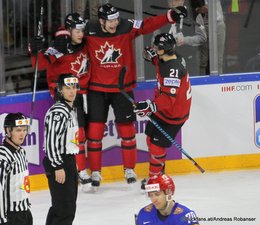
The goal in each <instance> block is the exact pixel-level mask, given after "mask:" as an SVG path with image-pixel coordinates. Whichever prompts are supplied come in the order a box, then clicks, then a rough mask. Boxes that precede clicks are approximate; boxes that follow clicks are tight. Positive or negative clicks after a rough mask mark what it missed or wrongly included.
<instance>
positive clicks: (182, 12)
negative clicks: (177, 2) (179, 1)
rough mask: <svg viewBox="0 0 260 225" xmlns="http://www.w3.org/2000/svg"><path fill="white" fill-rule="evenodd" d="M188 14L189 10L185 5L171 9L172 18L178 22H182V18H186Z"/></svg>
mask: <svg viewBox="0 0 260 225" xmlns="http://www.w3.org/2000/svg"><path fill="white" fill-rule="evenodd" d="M187 15H188V11H187V9H186V7H185V6H177V7H176V8H173V9H171V18H172V20H174V21H176V22H177V23H179V22H180V20H181V18H185V17H187Z"/></svg>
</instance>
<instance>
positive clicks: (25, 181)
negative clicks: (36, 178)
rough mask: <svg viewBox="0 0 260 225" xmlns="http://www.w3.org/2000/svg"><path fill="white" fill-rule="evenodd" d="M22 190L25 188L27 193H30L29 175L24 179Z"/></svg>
mask: <svg viewBox="0 0 260 225" xmlns="http://www.w3.org/2000/svg"><path fill="white" fill-rule="evenodd" d="M20 188H21V189H22V190H25V191H26V192H27V193H30V191H31V189H30V179H29V176H25V177H24V180H23V185H22V186H21V187H20Z"/></svg>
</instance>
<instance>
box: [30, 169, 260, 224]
mask: <svg viewBox="0 0 260 225" xmlns="http://www.w3.org/2000/svg"><path fill="white" fill-rule="evenodd" d="M173 178H174V180H175V185H176V191H175V200H176V201H177V202H180V203H182V204H184V205H186V206H188V207H190V208H192V209H193V210H194V211H195V212H196V214H197V216H198V217H199V218H201V219H204V218H205V219H208V218H211V217H216V218H218V219H221V218H225V219H226V218H227V219H229V218H231V219H232V221H229V222H227V221H206V222H203V221H201V222H200V224H202V225H219V224H224V225H225V224H227V225H235V224H237V225H247V224H250V225H260V170H243V171H228V172H216V173H210V172H206V173H204V174H189V175H177V176H174V177H173ZM31 201H32V213H33V217H34V225H44V224H45V218H46V214H47V212H48V209H49V207H50V195H49V191H48V190H45V191H35V192H32V193H31ZM149 202H150V201H149V199H148V198H147V197H146V195H144V194H141V191H140V180H138V183H135V184H132V185H128V184H126V183H125V182H114V183H104V184H101V186H100V188H99V190H98V191H97V192H96V193H93V192H88V193H84V192H82V190H80V189H79V195H78V201H77V212H76V217H75V220H74V223H73V224H74V225H134V224H135V223H134V214H135V213H137V212H138V211H139V209H140V208H141V207H143V206H145V205H146V204H148V203H149ZM234 217H241V218H255V221H251V222H249V221H247V222H245V221H244V222H243V221H234Z"/></svg>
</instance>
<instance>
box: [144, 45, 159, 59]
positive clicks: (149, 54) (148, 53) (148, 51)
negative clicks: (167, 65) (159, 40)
mask: <svg viewBox="0 0 260 225" xmlns="http://www.w3.org/2000/svg"><path fill="white" fill-rule="evenodd" d="M156 56H157V54H156V52H155V50H154V49H153V48H151V47H149V46H147V47H145V48H144V59H145V60H146V61H148V62H153V60H154V58H155V57H156Z"/></svg>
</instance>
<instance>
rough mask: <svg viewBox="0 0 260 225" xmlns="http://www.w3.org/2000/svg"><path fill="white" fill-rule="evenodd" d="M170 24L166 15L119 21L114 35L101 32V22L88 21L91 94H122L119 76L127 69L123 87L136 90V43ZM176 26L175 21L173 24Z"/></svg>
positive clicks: (127, 89) (87, 34) (87, 35)
mask: <svg viewBox="0 0 260 225" xmlns="http://www.w3.org/2000/svg"><path fill="white" fill-rule="evenodd" d="M168 22H169V20H168V17H167V15H160V16H154V17H149V18H146V19H144V20H143V21H141V20H127V19H120V24H119V25H118V27H117V31H116V33H114V34H109V33H105V32H103V31H102V28H101V25H100V23H99V22H98V21H95V22H94V21H89V22H88V23H87V26H86V38H87V43H88V48H89V57H90V64H91V79H90V83H89V89H90V90H96V91H101V92H120V90H119V88H118V79H119V72H120V70H121V68H122V67H123V66H126V67H127V71H126V75H125V80H124V87H125V90H126V91H131V90H132V89H133V88H134V87H135V86H136V69H135V61H134V48H133V40H134V39H135V38H136V37H138V36H139V35H142V34H148V33H151V32H153V31H155V30H157V29H159V28H160V27H162V26H164V25H166V24H167V23H168ZM171 22H174V21H171Z"/></svg>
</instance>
